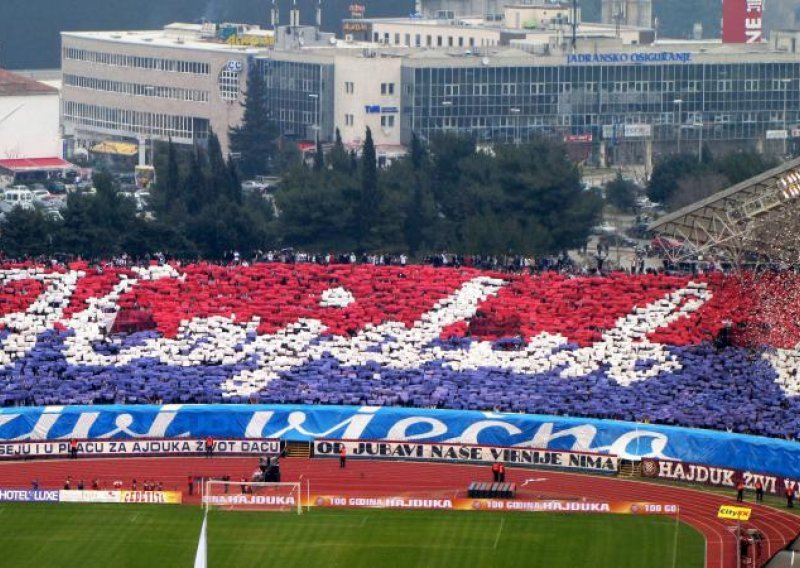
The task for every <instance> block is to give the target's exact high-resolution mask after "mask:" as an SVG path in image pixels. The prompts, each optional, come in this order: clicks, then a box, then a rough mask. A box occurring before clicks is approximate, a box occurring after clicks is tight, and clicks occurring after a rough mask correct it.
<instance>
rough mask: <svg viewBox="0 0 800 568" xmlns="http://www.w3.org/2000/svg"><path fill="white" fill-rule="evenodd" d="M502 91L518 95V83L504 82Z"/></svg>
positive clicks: (506, 93) (505, 93)
mask: <svg viewBox="0 0 800 568" xmlns="http://www.w3.org/2000/svg"><path fill="white" fill-rule="evenodd" d="M500 92H501V93H502V94H504V95H516V94H517V84H516V83H503V85H502V87H501V91H500Z"/></svg>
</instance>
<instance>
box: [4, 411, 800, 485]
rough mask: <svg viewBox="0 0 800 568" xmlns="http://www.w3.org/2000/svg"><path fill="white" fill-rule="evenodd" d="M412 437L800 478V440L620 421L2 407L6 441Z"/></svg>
mask: <svg viewBox="0 0 800 568" xmlns="http://www.w3.org/2000/svg"><path fill="white" fill-rule="evenodd" d="M209 435H210V436H214V437H216V438H283V439H285V440H297V441H300V440H313V439H316V438H327V439H347V440H409V441H420V442H449V443H459V444H481V445H491V446H518V447H534V448H542V449H554V450H571V451H582V452H597V453H607V454H611V455H616V456H619V457H621V458H623V459H638V458H644V457H651V458H658V459H666V460H677V461H684V462H691V463H699V464H705V465H713V466H718V467H728V468H732V469H740V470H749V471H758V472H763V473H770V474H773V475H779V476H788V477H793V478H800V444H798V443H797V442H790V441H786V440H780V439H773V438H762V437H758V436H746V435H741V434H729V433H725V432H716V431H711V430H699V429H698V430H695V429H688V428H678V427H670V426H659V425H653V424H635V423H629V422H619V421H614V420H594V419H588V418H566V417H555V416H542V415H527V414H506V413H495V412H477V411H458V410H427V409H417V408H399V407H375V406H360V407H359V406H318V405H270V404H266V405H243V404H233V405H231V404H226V405H180V404H168V405H160V406H156V405H136V406H118V405H111V406H49V407H21V408H3V409H2V410H0V440H2V441H8V442H10V441H28V440H59V439H60V440H65V439H69V438H73V437H74V438H79V439H137V438H177V437H181V438H186V437H191V438H204V437H205V436H209Z"/></svg>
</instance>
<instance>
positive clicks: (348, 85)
mask: <svg viewBox="0 0 800 568" xmlns="http://www.w3.org/2000/svg"><path fill="white" fill-rule="evenodd" d="M344 92H345V93H347V94H348V95H352V94H353V93H355V92H356V85H355V83H353V82H352V81H345V83H344Z"/></svg>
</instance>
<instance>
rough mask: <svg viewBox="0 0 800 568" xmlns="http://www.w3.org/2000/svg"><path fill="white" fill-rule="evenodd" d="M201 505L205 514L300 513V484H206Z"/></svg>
mask: <svg viewBox="0 0 800 568" xmlns="http://www.w3.org/2000/svg"><path fill="white" fill-rule="evenodd" d="M203 505H204V507H205V509H206V511H208V510H209V509H212V510H224V511H285V512H289V513H291V512H296V513H297V514H298V515H299V514H301V513H302V512H303V506H302V503H301V487H300V483H270V482H260V481H217V480H209V481H206V484H205V488H204V491H203Z"/></svg>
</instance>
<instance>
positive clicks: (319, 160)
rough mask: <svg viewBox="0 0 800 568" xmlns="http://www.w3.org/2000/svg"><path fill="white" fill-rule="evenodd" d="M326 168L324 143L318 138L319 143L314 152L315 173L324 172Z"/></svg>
mask: <svg viewBox="0 0 800 568" xmlns="http://www.w3.org/2000/svg"><path fill="white" fill-rule="evenodd" d="M324 167H325V155H324V154H323V152H322V142H321V141H320V139H319V136H317V143H316V148H315V150H314V170H315V171H318V172H319V171H322V168H324Z"/></svg>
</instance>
